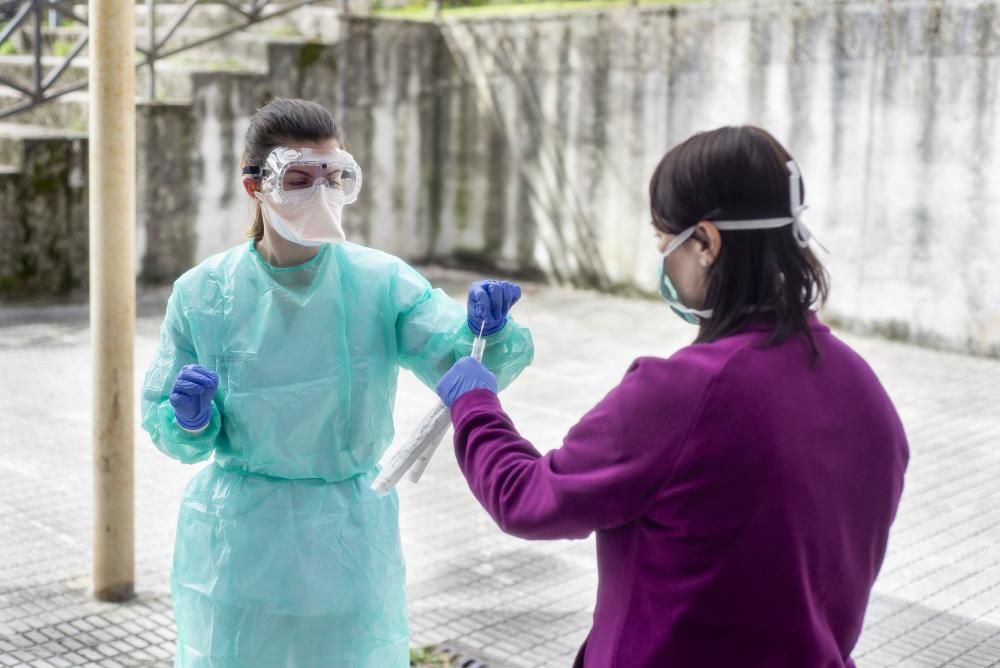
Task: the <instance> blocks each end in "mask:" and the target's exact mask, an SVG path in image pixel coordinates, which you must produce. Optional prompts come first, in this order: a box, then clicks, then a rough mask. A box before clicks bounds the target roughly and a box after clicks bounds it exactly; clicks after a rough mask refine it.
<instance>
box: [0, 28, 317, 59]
mask: <svg viewBox="0 0 1000 668" xmlns="http://www.w3.org/2000/svg"><path fill="white" fill-rule="evenodd" d="M220 28H222V27H221V26H220V27H215V28H186V29H179V30H178V31H177V32H176V33H174V34H173V35H171V36H170V39H169V40H168V41H167V43H166V44H163V45H162V46H161V47H160V53H168V52H171V51H174V50H177V49H180V48H183V47H185V46H186V45H189V44H194V43H195V42H198V41H200V40H203V39H207V38H209V37H212V36H213V35H214V34H216V33H218V31H219V30H220ZM84 34H86V28H84V27H82V26H81V27H71V28H55V29H46V30H45V31H43V33H42V49H43V51H42V53H43V54H44V55H46V56H55V57H59V58H61V57H64V56H65V55H66V54H68V53H69V52H70V51H71V50H72V49H73V47H74V46H75V45H76V43H77V41H78V40H79V39H80V38H81V37H82V36H83V35H84ZM164 37H166V30H161V31H160V33H159V35H158V39H162V38H164ZM135 38H136V44H137V46H139V47H140V48H146V47H147V44H148V39H147V35H145V34H144V33H141V34H140V33H137V34H136V36H135ZM275 39H278V40H287V39H293V40H294V39H305V38H304V37H302V36H301V35H299V34H298V33H297V32H296V33H295V34H291V31H281V30H275V31H273V34H271V33H265V32H248V31H241V32H236V33H233V34H231V35H227V36H225V37H221V38H216V39H213V40H212V41H210V42H207V43H205V44H200V45H197V46H192V47H190V48H188V49H186V50H185V51H182V52H180V53H178V54H176V55H174V56H172V58H176V59H178V60H181V61H183V62H198V63H204V64H206V65H208V66H209V67H214V66H222V65H226V64H232V63H237V62H238V63H241V64H243V65H246V66H250V67H254V68H258V67H259V68H263V67H265V66H266V60H267V48H266V47H267V42H268V41H270V40H275ZM31 41H32V37H31V36H30V35H26V34H25V33H24V32H21V33H19V34H18V35H16V36H13V37H12V40H11V41H10V42H9V43H10V44H11V45H12V46H11V47H10V48H14V49H16V51H15V52H14V53H12V54H10V55H20V56H30V55H31V54H32V45H31ZM89 52H90V44H86V45H85V46H84V47H83V49H82V50H81V51H80V53H79V56H78V57H81V56H83V57H85V56H87V55H88V54H89Z"/></svg>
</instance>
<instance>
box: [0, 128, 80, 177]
mask: <svg viewBox="0 0 1000 668" xmlns="http://www.w3.org/2000/svg"><path fill="white" fill-rule="evenodd" d="M86 136H87V135H86V133H83V132H74V131H71V130H63V129H59V128H48V127H44V126H41V125H28V124H25V123H3V122H0V170H2V171H4V172H8V173H9V172H16V171H17V170H19V169H20V168H21V164H22V161H23V159H24V141H25V140H27V139H39V138H44V139H54V138H63V139H65V140H66V141H73V140H77V139H85V138H86Z"/></svg>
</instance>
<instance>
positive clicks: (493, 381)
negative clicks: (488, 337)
mask: <svg viewBox="0 0 1000 668" xmlns="http://www.w3.org/2000/svg"><path fill="white" fill-rule="evenodd" d="M472 390H489V391H490V392H493V393H496V391H497V378H496V376H494V375H493V372H491V371H490V370H489V369H487V368H486V367H484V366H483V365H482V364H480V363H479V362H477V361H476V360H474V359H472V358H471V357H463V358H462V359H460V360H458V361H457V362H455V365H454V366H453V367H451V369H450V370H449V371H448V373H446V374H445V375H443V376H442V377H441V380H439V381H438V384H437V393H438V396H439V397H441V401H443V402H444V405H445V406H447V407H448V408H451V405H452V404H454V403H455V402H456V401H458V398H459V397H460V396H462V395H463V394H465V393H466V392H471V391H472Z"/></svg>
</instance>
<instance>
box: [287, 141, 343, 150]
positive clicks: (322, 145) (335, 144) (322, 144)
mask: <svg viewBox="0 0 1000 668" xmlns="http://www.w3.org/2000/svg"><path fill="white" fill-rule="evenodd" d="M281 146H286V147H288V148H315V149H320V150H328V151H332V150H334V149H339V148H340V142H339V141H337V140H336V139H334V138H330V139H322V140H319V141H303V140H299V139H296V140H288V141H283V142H281Z"/></svg>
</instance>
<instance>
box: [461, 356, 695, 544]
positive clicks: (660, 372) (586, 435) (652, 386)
mask: <svg viewBox="0 0 1000 668" xmlns="http://www.w3.org/2000/svg"><path fill="white" fill-rule="evenodd" d="M690 367H691V365H686V364H681V363H675V364H671V361H668V360H657V359H640V360H637V361H636V362H635V363H634V364H633V365H632V366H631V368H630V369H629V371H628V373H626V375H625V378H624V379H623V380H622V382H621V384H619V385H618V386H617V387H616V388H614V389H613V390H612V391H611V392H610V393H609V394H608V395H607V396H606V397H605V398H604V399H603V400H602V401H601V402H600V403H598V404H597V406H595V407H594V408H593V409H592V410H591V411H589V412H588V413H587V414H586V415H585V416H584V417H583V418H582V419H581V420H580V421H579V423H577V424H576V425H575V426H574V427H573V428H572V429H571V430H570V431H569V433H568V434H567V435H566V437H565V439H564V441H563V444H562V447H560V448H558V449H555V450H552V451H550V452H548V453H547V454H546V455H544V456H543V455H541V454H539V452H538V450H536V449H535V447H534V446H533V445H532V444H531V443H529V442H528V441H527V440H525V439H524V438H523V437H522V436H521V435H520V434H519V433H518V431H517V428H516V427H515V426H514V423H513V422H512V421H511V419H510V417H508V416H507V415H506V414H505V413H504V412H503V409H502V408H501V405H500V401H499V399H498V398H497V396H496V395H494V394H493V393H491V392H489V391H485V390H477V391H474V392H469V393H467V394H465V395H464V396H462V397H460V398H459V400H458V401H456V402H455V405H454V406H453V407H452V420H453V422H454V425H455V451H456V455H457V457H458V463H459V467H460V468H461V470H462V473H463V474H464V475H465V477H466V480H467V481H468V483H469V487H470V488H471V489H472V492H473V494H474V495H475V496H476V498H477V499H478V500H479V502H480V503H481V504H482V505H483V507H484V508H485V509H486V511H487V512H488V513H489V514H490V515H491V516H492V517H493V519H494V520H495V521H496V522H497V524H498V525H499V526H500V528H501V529H503V530H504V531H505V532H507V533H510V534H513V535H516V536H521V537H523V538H535V539H552V538H583V537H585V536H587V535H588V534H590V533H591V532H592V531H595V530H598V529H610V528H613V527H617V526H622V525H625V524H628V523H630V522H632V521H634V520H636V519H638V518H639V517H641V516H642V515H643V513H644V512H645V511H646V509H647V508H648V506H649V505H650V503H651V502H652V500H653V499H654V497H655V495H656V492H657V490H658V489H659V488H660V487H661V486H662V485H664V484H665V482H666V481H667V479H668V478H669V476H670V473H671V471H672V470H673V467H674V465H675V464H676V462H677V460H678V458H679V455H680V453H681V451H682V450H683V447H684V444H685V442H686V438H687V432H688V431H689V430H690V428H691V425H692V424H693V423H694V421H695V420H696V419H697V415H696V414H697V412H698V410H699V409H700V405H701V402H702V398H703V396H704V394H705V385H706V383H705V379H704V374H701V373H699V369H697V368H690Z"/></svg>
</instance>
